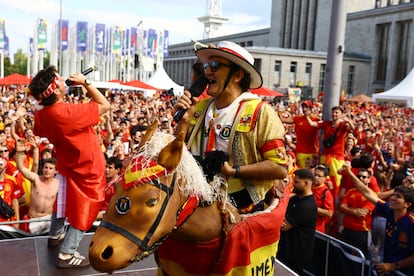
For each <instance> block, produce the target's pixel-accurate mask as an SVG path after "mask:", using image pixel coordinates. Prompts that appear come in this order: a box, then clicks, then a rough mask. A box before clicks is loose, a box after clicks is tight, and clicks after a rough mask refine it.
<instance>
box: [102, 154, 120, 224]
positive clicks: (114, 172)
mask: <svg viewBox="0 0 414 276" xmlns="http://www.w3.org/2000/svg"><path fill="white" fill-rule="evenodd" d="M121 171H122V162H121V160H119V159H118V158H117V157H114V156H112V157H109V158H108V161H107V162H106V186H105V201H104V204H103V206H102V208H101V211H99V213H98V217H97V219H102V217H103V214H104V213H105V211H106V208H107V207H108V204H109V201H110V200H111V198H112V196H113V195H114V193H115V185H116V184H117V183H118V182H119V181H120V180H121Z"/></svg>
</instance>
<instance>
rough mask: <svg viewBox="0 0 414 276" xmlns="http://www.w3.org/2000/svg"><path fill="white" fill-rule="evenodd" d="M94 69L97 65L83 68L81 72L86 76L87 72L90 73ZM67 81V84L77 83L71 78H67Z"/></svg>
mask: <svg viewBox="0 0 414 276" xmlns="http://www.w3.org/2000/svg"><path fill="white" fill-rule="evenodd" d="M93 71H95V67H89V68H88V69H85V70H83V71H82V72H81V74H82V75H84V76H86V75H87V74H89V73H91V72H93ZM65 83H66V85H67V86H71V85H74V84H75V82H74V81H71V80H70V79H67V80H65Z"/></svg>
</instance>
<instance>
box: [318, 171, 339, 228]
mask: <svg viewBox="0 0 414 276" xmlns="http://www.w3.org/2000/svg"><path fill="white" fill-rule="evenodd" d="M313 175H314V178H315V181H314V182H313V184H312V193H313V196H314V197H315V202H316V206H317V207H318V216H317V218H316V230H318V231H319V232H322V233H325V232H326V226H327V224H328V222H329V221H330V220H331V218H332V215H333V212H334V209H335V205H334V199H333V196H332V193H331V191H330V190H329V187H328V185H326V183H325V181H326V177H327V176H328V171H327V168H326V167H325V166H324V165H317V166H316V167H315V169H314V172H313Z"/></svg>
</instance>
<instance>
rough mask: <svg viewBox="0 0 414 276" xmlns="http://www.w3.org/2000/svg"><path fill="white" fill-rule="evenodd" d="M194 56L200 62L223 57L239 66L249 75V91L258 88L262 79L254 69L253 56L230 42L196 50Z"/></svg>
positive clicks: (222, 42)
mask: <svg viewBox="0 0 414 276" xmlns="http://www.w3.org/2000/svg"><path fill="white" fill-rule="evenodd" d="M195 54H196V55H197V57H198V58H199V59H200V60H201V62H203V63H204V62H207V61H208V60H209V59H210V58H211V57H223V58H225V59H227V60H229V61H231V62H233V63H234V64H237V65H238V66H240V67H241V68H242V69H243V70H245V71H246V72H247V73H249V74H250V87H249V88H250V89H255V88H259V87H261V86H262V84H263V79H262V76H261V74H260V73H259V71H257V69H256V67H254V58H253V56H252V55H251V54H250V53H249V52H248V51H247V50H246V49H244V48H243V47H241V46H240V45H238V44H236V43H234V42H231V41H221V42H219V44H217V46H216V47H214V46H213V47H212V46H209V47H204V48H200V49H198V50H197V51H196V52H195Z"/></svg>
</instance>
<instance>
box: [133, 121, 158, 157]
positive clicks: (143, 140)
mask: <svg viewBox="0 0 414 276" xmlns="http://www.w3.org/2000/svg"><path fill="white" fill-rule="evenodd" d="M159 123H160V122H159V121H158V119H157V118H155V119H154V122H152V124H151V126H150V127H149V128H148V129H147V131H145V135H144V137H142V138H141V141H140V142H139V145H138V148H137V151H139V150H140V149H141V148H142V147H143V146H144V145H145V143H146V142H148V141H149V140H150V139H151V137H152V135H154V133H155V131H156V130H157V129H158V124H159Z"/></svg>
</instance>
